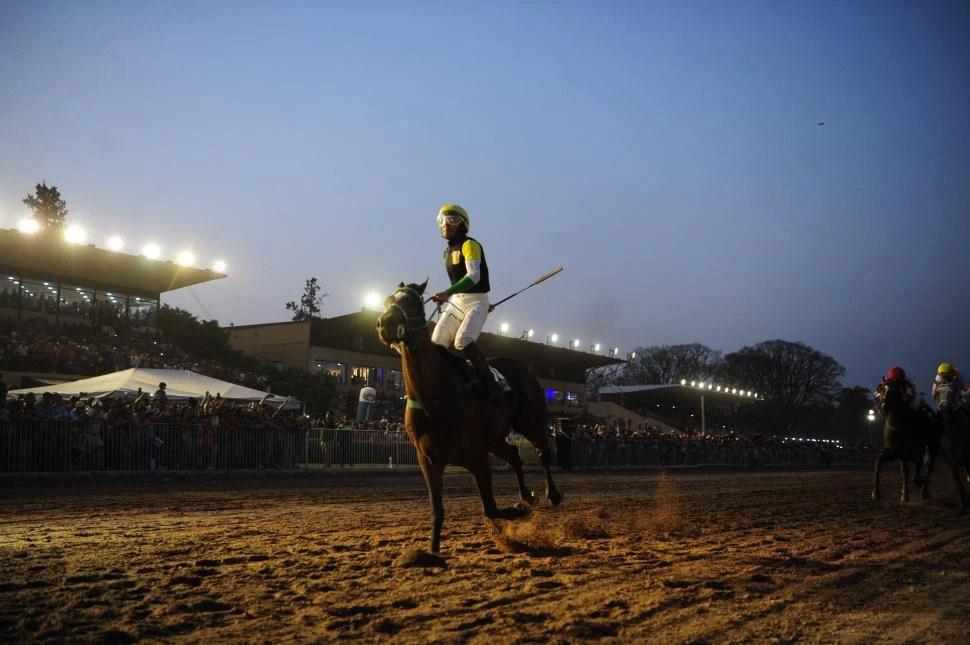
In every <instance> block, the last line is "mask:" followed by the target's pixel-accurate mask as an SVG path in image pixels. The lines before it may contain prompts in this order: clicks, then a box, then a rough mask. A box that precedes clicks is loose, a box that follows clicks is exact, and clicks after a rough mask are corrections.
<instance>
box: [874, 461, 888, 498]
mask: <svg viewBox="0 0 970 645" xmlns="http://www.w3.org/2000/svg"><path fill="white" fill-rule="evenodd" d="M888 458H889V448H883V449H882V452H880V453H879V454H878V455H876V461H875V464H873V468H874V471H875V472H874V473H873V475H872V499H873V501H876V500H879V499H880V498H882V492H881V491H880V490H879V469H880V468H882V462H884V461H886V459H888Z"/></svg>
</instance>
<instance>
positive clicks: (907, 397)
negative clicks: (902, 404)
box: [875, 365, 924, 415]
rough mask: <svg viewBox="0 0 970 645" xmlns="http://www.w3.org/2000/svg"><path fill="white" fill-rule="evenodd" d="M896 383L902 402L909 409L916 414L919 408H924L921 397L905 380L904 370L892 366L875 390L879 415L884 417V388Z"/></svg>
mask: <svg viewBox="0 0 970 645" xmlns="http://www.w3.org/2000/svg"><path fill="white" fill-rule="evenodd" d="M894 383H897V384H899V385H900V386H901V387H902V391H903V400H904V401H906V403H908V404H909V409H910V410H912V411H913V412H916V411H917V410H919V409H920V408H921V407H923V406H924V403H923V395H922V394H920V392H919V390H917V389H916V386H915V385H913V382H912V381H911V380H909V379H908V378H906V370H904V369H903V368H901V367H899V366H898V365H894V366H893V367H891V368H889V372H887V373H886V376H885V377H884V378H883V379H882V380H881V381H880V382H879V386H878V387H877V388H876V394H875V398H876V404H877V406H878V408H879V414H883V415H885V410H884V409H883V398H884V397H885V396H886V388H888V387H889V386H890V385H891V384H894Z"/></svg>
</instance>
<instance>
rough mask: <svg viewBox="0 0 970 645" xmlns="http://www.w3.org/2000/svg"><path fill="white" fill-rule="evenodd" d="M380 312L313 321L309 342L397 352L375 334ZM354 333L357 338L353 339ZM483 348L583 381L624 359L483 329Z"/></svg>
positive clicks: (493, 354) (488, 353)
mask: <svg viewBox="0 0 970 645" xmlns="http://www.w3.org/2000/svg"><path fill="white" fill-rule="evenodd" d="M379 315H380V312H377V311H370V310H366V309H365V310H363V311H360V312H357V313H352V314H346V315H344V316H336V317H333V318H326V319H323V320H316V321H314V322H313V327H312V331H311V336H310V343H311V344H312V345H318V346H322V347H339V348H346V349H353V350H356V351H363V352H368V353H371V354H386V355H393V356H397V354H396V353H395V352H394V351H393V350H391V349H389V348H387V347H385V346H384V345H383V344H382V343H381V342H380V340H379V339H378V337H377V332H376V328H377V327H376V324H377V317H378V316H379ZM354 336H356V337H357V338H356V340H355V339H354ZM478 344H479V346H480V347H481V349H482V352H484V354H485V355H486V356H488V357H499V356H506V357H509V358H514V359H516V360H519V361H521V362H523V363H525V364H527V365H532V366H533V368H535V371H537V373H540V374H541V375H543V376H546V375H547V371H546V370H544V369H542V368H543V367H546V366H554V367H555V374H556V376H555V378H558V379H562V380H569V381H576V382H585V381H586V374H585V372H586V370H587V369H590V368H595V367H604V366H606V365H615V364H619V363H622V362H623V361H622V360H620V359H618V358H613V357H611V356H603V355H600V354H591V353H589V352H583V351H576V350H572V349H566V348H564V347H549V346H547V345H545V344H544V343H537V342H533V341H527V340H521V339H519V338H514V337H510V336H501V335H499V334H490V333H488V332H482V335H481V336H480V337H479V339H478Z"/></svg>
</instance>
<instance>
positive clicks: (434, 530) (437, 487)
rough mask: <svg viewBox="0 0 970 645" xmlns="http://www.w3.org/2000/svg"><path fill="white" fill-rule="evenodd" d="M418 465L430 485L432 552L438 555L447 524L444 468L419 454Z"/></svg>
mask: <svg viewBox="0 0 970 645" xmlns="http://www.w3.org/2000/svg"><path fill="white" fill-rule="evenodd" d="M418 465H420V466H421V473H422V474H423V475H424V481H425V483H426V484H427V485H428V495H429V497H430V498H431V552H432V553H437V552H438V550H439V547H440V546H441V527H442V526H443V525H444V523H445V507H444V504H443V503H442V489H443V481H442V475H443V474H444V467H443V466H439V465H437V464H434V463H432V462H431V460H430V459H428V458H427V457H426V456H425V455H423V454H419V456H418Z"/></svg>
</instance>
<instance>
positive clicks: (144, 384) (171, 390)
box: [7, 367, 303, 409]
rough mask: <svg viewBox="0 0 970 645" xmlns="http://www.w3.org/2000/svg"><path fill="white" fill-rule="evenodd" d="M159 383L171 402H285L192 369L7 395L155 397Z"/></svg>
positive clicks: (135, 371)
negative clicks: (212, 398) (219, 399)
mask: <svg viewBox="0 0 970 645" xmlns="http://www.w3.org/2000/svg"><path fill="white" fill-rule="evenodd" d="M159 383H165V393H166V394H167V395H168V398H169V400H172V401H184V400H186V399H197V400H198V399H201V398H202V397H203V396H205V393H206V392H209V393H210V394H211V395H212V396H215V395H216V394H221V395H222V398H224V399H227V400H229V401H262V400H263V399H264V398H265V400H266V402H267V403H270V404H272V405H279V404H281V403H283V402H284V401H286V398H284V397H282V396H276V395H273V394H269V393H268V392H261V391H259V390H254V389H252V388H249V387H245V386H242V385H237V384H235V383H229V382H228V381H220V380H219V379H217V378H212V377H210V376H203V375H202V374H197V373H195V372H190V371H189V370H163V369H148V368H140V367H133V368H131V369H127V370H122V371H120V372H113V373H111V374H104V375H102V376H95V377H93V378H86V379H81V380H79V381H70V382H68V383H58V384H57V385H45V386H44V387H32V388H27V389H23V390H11V391H9V392H8V393H7V398H17V397H18V396H20V395H22V394H31V393H33V394H35V395H38V396H39V395H42V394H44V393H45V392H50V393H52V394H60V395H61V396H64V397H72V396H75V395H79V394H81V393H84V395H85V396H88V397H93V398H97V399H100V398H102V397H106V396H117V395H119V394H122V393H124V394H130V395H136V394H137V393H138V389H139V388H141V390H142V392H145V393H147V394H149V395H151V394H154V393H155V390H157V389H158V384H159ZM302 405H303V404H302V403H300V402H299V401H295V400H292V399H291V400H289V401H288V402H287V406H286V407H287V409H296V408H300V407H301V406H302Z"/></svg>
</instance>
